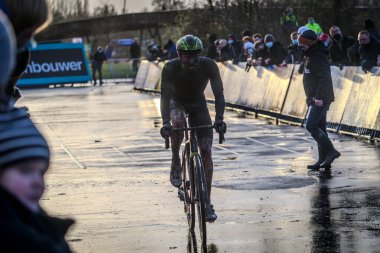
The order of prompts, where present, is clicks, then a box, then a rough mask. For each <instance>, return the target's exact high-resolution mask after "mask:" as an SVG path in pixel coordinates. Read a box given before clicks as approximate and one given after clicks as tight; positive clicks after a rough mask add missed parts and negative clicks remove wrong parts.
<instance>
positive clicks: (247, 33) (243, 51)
mask: <svg viewBox="0 0 380 253" xmlns="http://www.w3.org/2000/svg"><path fill="white" fill-rule="evenodd" d="M252 35H253V32H252V31H251V30H248V29H247V30H244V31H242V32H241V37H242V38H243V39H242V42H243V45H242V48H241V53H240V57H239V58H240V61H242V62H245V61H247V51H246V48H245V45H244V44H245V42H244V38H245V37H249V41H250V42H251V43H253V41H252ZM252 49H253V46H252Z"/></svg>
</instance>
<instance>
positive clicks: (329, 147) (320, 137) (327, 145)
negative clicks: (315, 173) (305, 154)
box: [313, 130, 340, 168]
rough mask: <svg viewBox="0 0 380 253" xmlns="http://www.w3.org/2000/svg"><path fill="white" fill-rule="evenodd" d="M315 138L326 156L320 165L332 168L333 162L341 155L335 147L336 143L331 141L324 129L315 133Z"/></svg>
mask: <svg viewBox="0 0 380 253" xmlns="http://www.w3.org/2000/svg"><path fill="white" fill-rule="evenodd" d="M313 138H314V139H315V140H316V141H317V143H318V147H320V149H321V152H323V153H324V154H325V158H324V160H323V162H322V163H321V164H320V166H319V167H320V168H330V167H331V164H332V162H333V161H334V160H335V159H336V158H338V157H339V156H340V153H339V152H338V151H337V150H336V149H335V148H334V145H333V144H332V142H331V141H330V139H329V137H328V136H327V134H326V133H324V132H323V131H321V130H320V131H319V132H318V134H317V135H313ZM318 150H319V149H318Z"/></svg>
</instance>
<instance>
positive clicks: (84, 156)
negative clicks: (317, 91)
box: [21, 85, 380, 253]
mask: <svg viewBox="0 0 380 253" xmlns="http://www.w3.org/2000/svg"><path fill="white" fill-rule="evenodd" d="M24 95H25V97H24V98H23V100H22V101H21V104H23V105H27V106H28V107H29V108H30V111H31V115H32V118H33V119H34V120H35V121H36V122H37V124H38V126H39V127H40V129H41V131H42V132H43V133H44V134H45V135H46V136H47V137H48V140H49V144H50V145H51V148H52V155H53V159H52V168H51V170H50V171H49V172H48V175H47V179H46V180H47V191H46V194H45V195H44V199H43V206H44V207H45V208H46V209H47V210H48V211H50V212H51V213H52V214H55V215H59V216H71V217H74V218H75V219H76V220H77V224H76V226H75V227H74V229H73V230H72V231H71V232H70V234H69V237H68V240H69V241H70V244H71V247H72V248H73V249H74V250H75V251H76V252H81V253H90V252H91V253H104V252H107V253H108V252H110V253H125V252H142V253H145V252H146V253H147V252H158V253H159V252H179V253H182V252H186V251H187V252H200V243H199V240H198V241H197V239H199V238H195V237H194V236H192V235H191V234H189V233H188V230H187V222H186V217H185V214H184V213H183V205H182V204H181V202H180V201H179V200H178V198H177V192H176V190H175V189H173V188H172V187H171V185H170V183H169V174H168V173H169V166H170V151H167V150H165V149H164V142H163V140H162V139H161V137H160V135H159V132H158V129H159V127H160V125H161V121H160V114H159V111H158V106H159V100H158V97H154V96H150V95H146V94H139V93H135V92H133V91H132V87H131V86H125V85H108V86H105V87H96V88H90V87H84V88H60V89H40V90H28V91H24ZM210 111H213V108H210ZM226 122H227V124H228V133H227V134H226V143H225V144H223V145H219V144H217V141H216V139H215V142H214V143H215V145H214V147H215V148H214V153H213V157H214V162H215V172H214V181H213V186H214V187H213V192H212V195H213V196H212V198H213V204H214V207H215V209H216V211H217V213H218V220H217V221H216V222H215V223H214V224H210V225H208V244H209V245H208V248H209V250H208V252H209V253H210V252H211V253H214V252H219V253H225V252H229V253H240V252H292V253H298V252H300V253H301V252H371V253H372V252H376V253H377V252H380V251H379V249H380V240H379V238H380V184H379V182H380V151H379V148H377V147H375V146H371V145H368V144H366V143H363V142H359V141H356V140H353V139H352V138H350V137H346V136H338V135H334V134H331V135H330V136H331V137H332V139H333V140H334V145H335V146H336V147H337V149H338V150H339V151H341V153H342V156H341V158H339V159H338V160H337V161H336V163H334V166H333V168H332V169H331V171H320V172H310V171H307V169H306V165H307V164H309V163H311V162H313V161H314V159H315V158H316V155H317V154H316V153H317V152H316V150H315V145H314V141H313V140H312V138H311V137H310V136H309V135H308V133H307V132H306V131H305V129H303V128H299V127H294V126H287V125H281V126H276V125H272V124H271V123H270V122H269V121H268V120H263V119H261V120H257V119H254V118H253V117H250V116H249V115H246V114H243V113H236V112H228V113H227V114H226ZM215 138H217V136H215ZM196 235H197V234H196Z"/></svg>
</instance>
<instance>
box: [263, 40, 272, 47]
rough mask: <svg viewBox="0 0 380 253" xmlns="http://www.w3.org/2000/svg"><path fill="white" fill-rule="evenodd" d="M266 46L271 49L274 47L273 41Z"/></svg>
mask: <svg viewBox="0 0 380 253" xmlns="http://www.w3.org/2000/svg"><path fill="white" fill-rule="evenodd" d="M265 45H266V46H267V47H268V48H271V47H272V46H273V41H269V42H267V43H265Z"/></svg>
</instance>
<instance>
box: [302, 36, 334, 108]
mask: <svg viewBox="0 0 380 253" xmlns="http://www.w3.org/2000/svg"><path fill="white" fill-rule="evenodd" d="M328 53H329V52H328V50H327V48H325V47H324V45H323V43H322V42H320V41H318V42H317V43H316V44H315V45H313V46H311V47H310V48H309V49H308V50H307V51H306V52H305V67H304V73H303V87H304V90H305V94H306V103H307V105H309V106H310V105H313V99H314V98H315V99H319V100H323V103H324V105H329V104H331V103H332V102H333V101H334V90H333V83H332V79H331V70H330V64H329V58H328Z"/></svg>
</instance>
